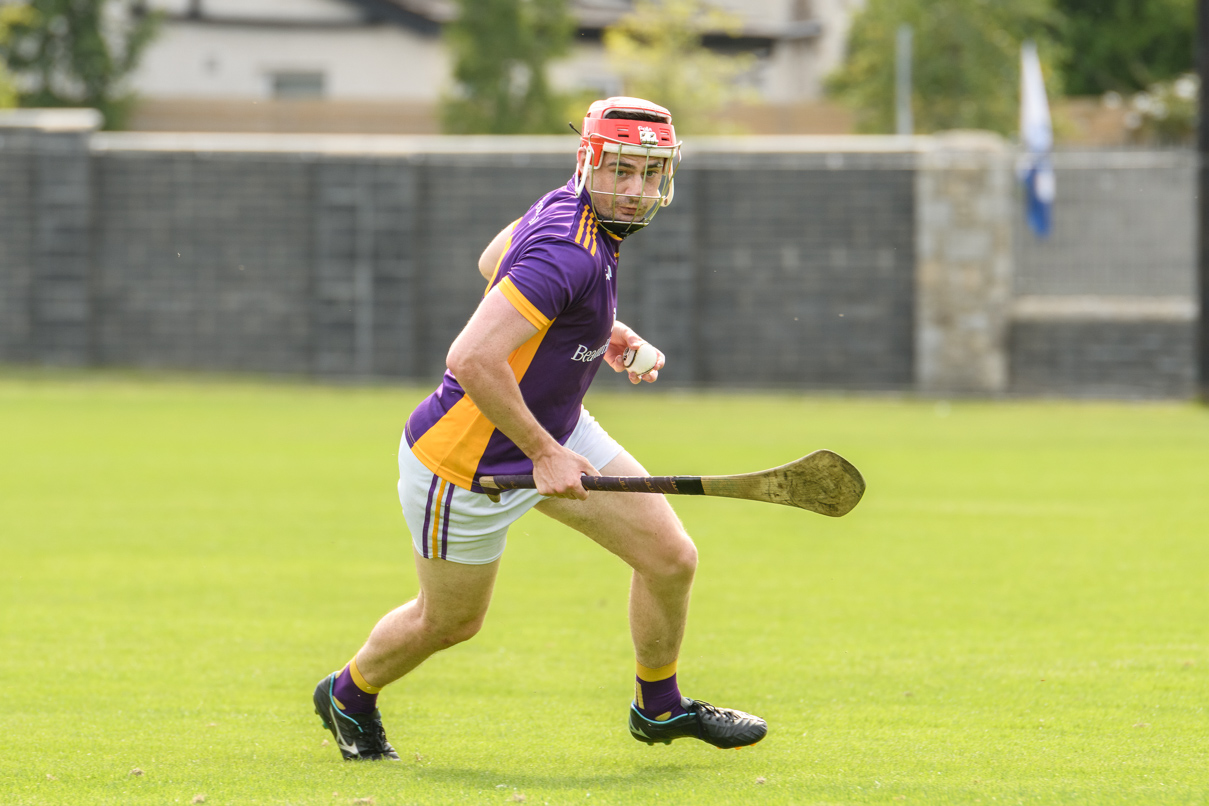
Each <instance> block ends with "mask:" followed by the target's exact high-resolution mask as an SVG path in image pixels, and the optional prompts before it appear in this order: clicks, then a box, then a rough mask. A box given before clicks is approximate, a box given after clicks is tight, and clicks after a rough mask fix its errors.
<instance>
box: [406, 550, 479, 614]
mask: <svg viewBox="0 0 1209 806" xmlns="http://www.w3.org/2000/svg"><path fill="white" fill-rule="evenodd" d="M415 560H416V575H417V576H418V577H419V581H420V596H419V600H420V607H421V612H422V613H423V614H424V618H425V621H427V622H428V623H430V624H433V625H437V626H443V627H445V628H448V629H451V630H452V629H456V628H458V627H461V626H465V625H468V624H478V623H481V622H482V620H483V617H484V616H485V615H486V614H487V607H488V606H489V605H490V604H491V593H492V590H493V589H494V588H495V577H496V574H497V572H498V571H499V568H500V561H499V560H498V559H496V560H493V561H491V562H489V563H482V564H478V565H469V564H467V563H458V562H451V561H449V560H433V559H429V558H427V557H424V556H422V555H421V554H420V553H419V552H416V553H415Z"/></svg>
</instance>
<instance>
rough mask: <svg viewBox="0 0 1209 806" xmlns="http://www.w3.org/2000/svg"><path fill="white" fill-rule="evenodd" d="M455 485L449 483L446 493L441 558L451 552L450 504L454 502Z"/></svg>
mask: <svg viewBox="0 0 1209 806" xmlns="http://www.w3.org/2000/svg"><path fill="white" fill-rule="evenodd" d="M453 491H454V485H452V484H450V485H449V492H447V493H446V494H445V522H444V523H442V524H441V559H442V560H443V559H445V555H446V554H448V553H449V505H450V504H452V503H453Z"/></svg>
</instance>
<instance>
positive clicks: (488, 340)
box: [445, 287, 598, 499]
mask: <svg viewBox="0 0 1209 806" xmlns="http://www.w3.org/2000/svg"><path fill="white" fill-rule="evenodd" d="M536 334H537V328H536V327H534V326H533V324H532V323H530V322H529V320H528V319H526V318H525V317H524V316H522V315H521V314H520V312H519V311H517V310H516V308H514V307H513V306H512V303H511V302H509V301H508V299H507V297H505V296H504V294H503V292H502V291H500V289H499V288H498V287H496V288H494V289H492V290H491V291H490V292H489V293H488V294H487V296H485V297H483V301H482V302H481V303H479V307H478V309H477V310H476V311H475V312H474V315H473V316H471V317H470V321H469V322H467V323H466V327H464V328H463V329H462V332H461V333H460V334H458V337H457V338H456V339H454V342H453V346H452V347H450V348H449V355H448V357H447V358H446V362H445V363H446V365H447V366H448V367H449V371H450V372H452V373H453V375H454V377H455V378H457V380H458V383H459V384H461V386H462V388H463V389H465V390H466V394H467V395H468V396H469V397H470V399H471V400H472V401H474V404H475V405H476V406H477V407H478V409H479V411H481V412H483V414H484V415H485V416H486V417H487V419H488V420H490V421H491V423H492V425H494V426H495V427H496V428H498V429H499V430H500V431H501V432H502V433H503V434H504V436H506V437H508V439H510V440H512V441H513V442H514V443H515V444H516V446H517V447H518V448H520V449H521V450H522V451H523V452H524V454H525V455H526V456H528V457H529V458H530V459H531V460H532V461H533V477H534V479H535V480H536V482H537V491H538V492H539V493H541V494H542V495H556V496H561V497H564V498H581V499H582V498H587V497H588V492H587V490H585V489H584V488H583V484H582V483H581V482H580V480H579V477H580V476H581V475H582V474H584V473H587V474H589V475H598V471H597V470H596V468H594V467H592V464H591V462H589V461H588V460H587V459H585V458H583V457H582V456H580V455H579V454H577V453H575V452H574V451H572V450H570V449H568V448H565V447H563V446H562V445H560V444H559V443H558V441H557V440H556V439H554V437H553V436H551V435H550V433H549V432H548V431H546V429H545V428H543V427H542V425H541V423H539V422H538V421H537V418H536V417H534V416H533V412H531V411H529V407H528V406H526V405H525V400H524V398H523V397H522V396H521V389H520V385H519V384H518V383H517V382H516V375H515V374H514V373H513V371H512V367H511V366H510V365H509V364H508V357H509V356H510V355H512V353H513V351H515V350H516V349H517V348H518V347H520V346H521V345H522V344H524V343H525V342H526V341H528V340H529V339H531V338H532V337H533V336H535V335H536Z"/></svg>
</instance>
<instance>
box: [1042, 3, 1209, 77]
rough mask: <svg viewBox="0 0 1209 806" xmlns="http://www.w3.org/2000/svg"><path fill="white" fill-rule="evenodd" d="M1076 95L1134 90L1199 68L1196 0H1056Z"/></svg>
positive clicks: (1065, 65)
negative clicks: (1196, 59)
mask: <svg viewBox="0 0 1209 806" xmlns="http://www.w3.org/2000/svg"><path fill="white" fill-rule="evenodd" d="M1054 4H1055V5H1056V7H1057V8H1058V9H1059V10H1060V11H1061V12H1062V13H1063V14H1064V15H1065V17H1066V23H1065V25H1064V26H1063V42H1064V43H1065V45H1066V57H1065V58H1064V59H1063V60H1062V70H1063V72H1064V73H1065V80H1066V89H1067V91H1068V92H1070V93H1071V94H1072V95H1098V94H1100V93H1103V92H1109V91H1115V92H1120V93H1125V92H1133V91H1135V90H1142V89H1146V88H1149V87H1150V85H1152V84H1154V83H1155V82H1158V81H1169V80H1171V79H1174V78H1176V77H1177V76H1179V75H1180V74H1181V73H1185V72H1189V71H1191V70H1193V68H1194V63H1193V48H1194V46H1195V41H1196V2H1195V0H1054Z"/></svg>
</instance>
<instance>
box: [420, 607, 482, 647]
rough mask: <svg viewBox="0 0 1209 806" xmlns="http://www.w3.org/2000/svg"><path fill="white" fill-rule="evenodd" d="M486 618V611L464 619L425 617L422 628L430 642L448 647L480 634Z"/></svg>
mask: <svg viewBox="0 0 1209 806" xmlns="http://www.w3.org/2000/svg"><path fill="white" fill-rule="evenodd" d="M485 620H486V614H485V613H482V614H479V615H477V616H472V617H467V618H464V619H458V620H442V621H439V622H433V621H431V620H429V619H428V618H425V619H424V622H423V627H422V629H423V631H424V634H425V636H426V637H427V639H428V642H429V643H431V644H432V645H433V646H435V647H436V648H437V649H448V648H449V647H451V646H455V645H457V644H460V643H462V642H463V641H469V640H470V639H471V638H473V637H474V636H476V635H478V633H479V630H481V629H482V628H483V622H484V621H485Z"/></svg>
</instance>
